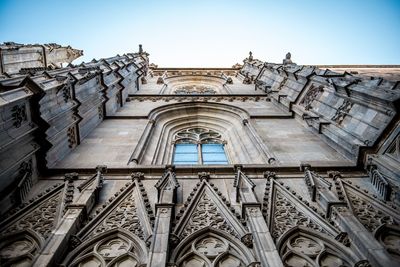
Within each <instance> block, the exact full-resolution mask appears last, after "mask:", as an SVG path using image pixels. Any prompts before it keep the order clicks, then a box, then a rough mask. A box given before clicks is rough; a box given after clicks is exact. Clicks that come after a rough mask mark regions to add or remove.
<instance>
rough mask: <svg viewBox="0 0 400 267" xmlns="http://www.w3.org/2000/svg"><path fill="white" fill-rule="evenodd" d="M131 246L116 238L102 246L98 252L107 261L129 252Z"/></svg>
mask: <svg viewBox="0 0 400 267" xmlns="http://www.w3.org/2000/svg"><path fill="white" fill-rule="evenodd" d="M128 249H129V244H128V242H126V241H125V240H123V239H121V238H114V239H112V240H109V241H106V242H104V243H102V244H100V245H99V246H98V248H97V252H98V253H99V254H100V255H101V256H102V257H103V258H104V259H106V260H109V259H111V258H115V257H118V256H120V255H122V254H124V253H126V252H128Z"/></svg>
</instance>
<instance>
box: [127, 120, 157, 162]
mask: <svg viewBox="0 0 400 267" xmlns="http://www.w3.org/2000/svg"><path fill="white" fill-rule="evenodd" d="M154 126H155V121H154V120H149V121H148V123H147V125H146V128H145V129H144V130H143V133H142V135H141V136H140V139H139V142H138V144H137V145H136V147H135V150H134V151H133V153H132V155H131V157H130V159H129V162H128V165H137V164H139V161H140V159H141V157H142V155H143V153H144V150H145V149H146V146H147V143H148V141H149V138H150V136H151V133H152V132H153V129H154Z"/></svg>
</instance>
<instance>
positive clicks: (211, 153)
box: [201, 144, 228, 164]
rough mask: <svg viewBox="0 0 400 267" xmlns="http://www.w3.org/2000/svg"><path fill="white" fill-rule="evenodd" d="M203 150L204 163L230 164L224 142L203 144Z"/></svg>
mask: <svg viewBox="0 0 400 267" xmlns="http://www.w3.org/2000/svg"><path fill="white" fill-rule="evenodd" d="M201 151H202V156H203V164H228V160H227V158H226V155H225V151H224V145H222V144H203V145H202V146H201Z"/></svg>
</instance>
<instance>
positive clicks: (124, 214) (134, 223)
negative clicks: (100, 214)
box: [91, 194, 144, 240]
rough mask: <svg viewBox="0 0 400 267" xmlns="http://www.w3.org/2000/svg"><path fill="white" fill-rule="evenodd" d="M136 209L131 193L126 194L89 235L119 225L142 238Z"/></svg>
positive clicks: (142, 234)
mask: <svg viewBox="0 0 400 267" xmlns="http://www.w3.org/2000/svg"><path fill="white" fill-rule="evenodd" d="M136 209H137V208H136V201H135V199H134V197H133V195H132V194H127V196H126V197H125V198H124V199H123V200H122V201H121V203H120V204H119V205H118V206H117V207H116V208H115V209H114V210H113V211H112V212H111V213H110V214H108V215H107V217H106V218H105V219H103V220H102V221H101V223H100V224H99V225H98V226H97V227H96V228H95V229H94V230H93V231H92V233H91V235H96V234H99V233H103V232H105V231H108V230H111V229H115V228H119V227H120V228H123V229H126V230H128V231H130V232H131V233H134V234H135V235H137V236H138V237H139V238H140V239H142V240H144V233H143V229H142V225H141V222H140V219H139V217H138V216H137V214H136Z"/></svg>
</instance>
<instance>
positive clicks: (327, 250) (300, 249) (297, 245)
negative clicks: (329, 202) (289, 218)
mask: <svg viewBox="0 0 400 267" xmlns="http://www.w3.org/2000/svg"><path fill="white" fill-rule="evenodd" d="M276 247H277V249H278V252H279V255H280V256H281V258H282V262H283V263H284V265H289V266H292V263H296V264H297V265H298V263H304V264H305V263H307V264H309V265H310V266H332V267H333V266H354V264H356V263H357V262H358V261H359V260H360V259H358V257H357V256H356V255H355V254H354V253H353V252H352V250H351V249H350V248H348V247H345V246H344V245H343V244H341V243H340V242H338V241H336V240H334V239H333V238H332V237H330V236H329V235H327V234H324V233H321V232H316V231H313V230H310V229H308V228H306V227H303V226H295V227H293V228H291V229H290V230H288V231H286V232H285V233H284V234H283V235H282V236H281V237H280V238H279V239H278V242H277V246H276Z"/></svg>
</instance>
